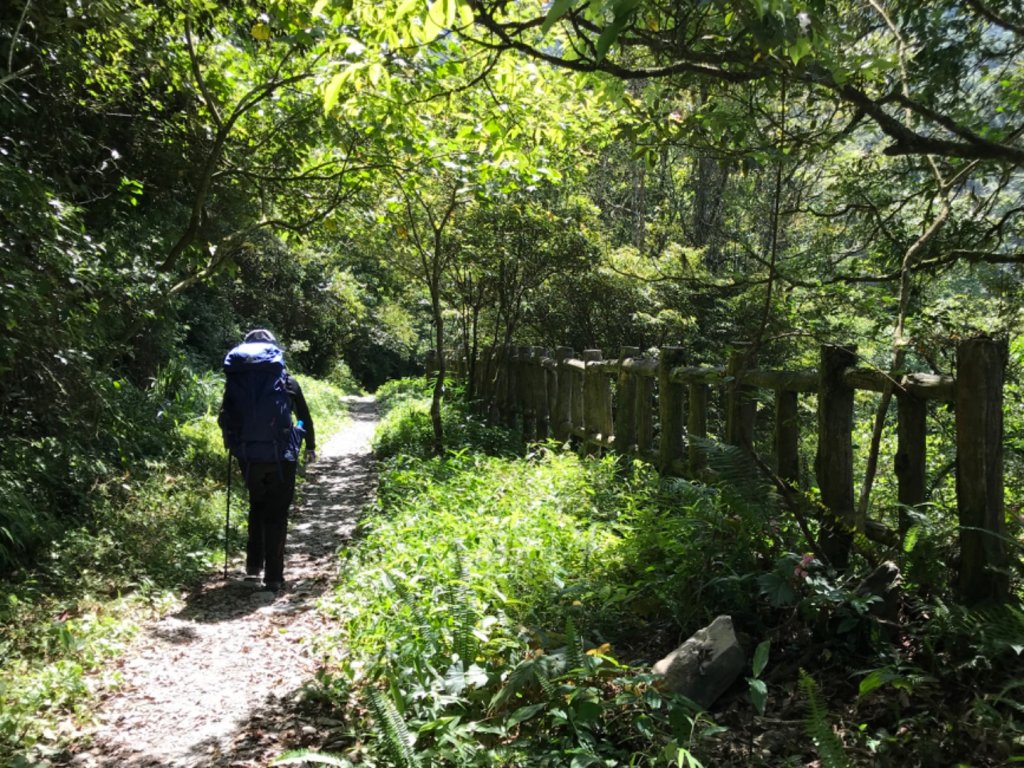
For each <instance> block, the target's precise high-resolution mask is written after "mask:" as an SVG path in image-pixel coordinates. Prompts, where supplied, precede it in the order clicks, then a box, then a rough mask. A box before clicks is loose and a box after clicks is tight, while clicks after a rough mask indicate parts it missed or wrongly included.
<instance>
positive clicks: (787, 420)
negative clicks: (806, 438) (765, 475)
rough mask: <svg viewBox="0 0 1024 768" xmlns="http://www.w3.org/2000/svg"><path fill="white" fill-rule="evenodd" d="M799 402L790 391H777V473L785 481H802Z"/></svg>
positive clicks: (795, 395) (794, 393)
mask: <svg viewBox="0 0 1024 768" xmlns="http://www.w3.org/2000/svg"><path fill="white" fill-rule="evenodd" d="M799 405H800V403H799V400H798V399H797V394H796V392H793V391H792V390H789V389H777V390H775V472H776V474H778V476H779V477H780V478H782V479H783V480H787V481H789V482H791V483H797V482H799V480H800V423H799V421H798V418H797V414H798V412H799Z"/></svg>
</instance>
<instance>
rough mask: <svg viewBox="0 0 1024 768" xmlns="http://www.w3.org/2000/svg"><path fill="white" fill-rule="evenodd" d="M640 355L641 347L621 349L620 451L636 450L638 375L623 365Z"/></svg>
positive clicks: (617, 443) (617, 434)
mask: <svg viewBox="0 0 1024 768" xmlns="http://www.w3.org/2000/svg"><path fill="white" fill-rule="evenodd" d="M639 356H640V348H639V347H623V348H622V349H621V350H620V351H619V377H618V382H617V384H616V387H615V395H616V409H615V443H614V445H613V447H614V448H615V450H616V451H618V452H619V453H623V454H625V453H632V452H635V451H636V423H637V418H636V409H637V378H638V377H637V376H636V375H634V374H632V373H630V372H629V371H627V370H626V368H625V367H624V366H623V363H624V362H625V361H626V360H629V359H632V358H636V357H639Z"/></svg>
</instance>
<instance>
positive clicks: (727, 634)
mask: <svg viewBox="0 0 1024 768" xmlns="http://www.w3.org/2000/svg"><path fill="white" fill-rule="evenodd" d="M746 663H747V657H746V654H745V653H744V652H743V649H742V648H741V647H740V644H739V641H738V640H737V639H736V633H735V631H733V628H732V618H731V617H729V616H719V617H718V618H717V619H715V620H714V621H713V622H711V624H709V625H708V626H706V627H704V628H703V629H698V630H697V631H696V632H695V633H694V634H693V636H692V637H690V639H689V640H687V641H686V642H685V643H683V644H682V645H681V646H679V647H678V648H676V649H675V650H674V651H672V653H670V654H669V655H668V656H666V657H665V658H663V659H662V660H661V661H659V662H658V663H657V664H655V665H654V673H655V674H658V675H664V677H665V688H666V689H667V690H669V691H672V692H674V693H679V694H682V695H683V696H685V697H686V698H688V699H691V700H692V701H694V702H696V703H697V704H699V705H700V706H702V707H704V708H705V709H707V708H708V707H710V706H711V705H712V704H713V703H714V702H715V701H716V700H717V699H718V697H719V696H721V695H722V694H723V693H725V691H726V690H727V689H728V688H729V686H731V685H732V684H733V683H734V682H736V679H737V678H738V677H739V676H740V674H741V673H742V672H743V668H744V666H745V665H746Z"/></svg>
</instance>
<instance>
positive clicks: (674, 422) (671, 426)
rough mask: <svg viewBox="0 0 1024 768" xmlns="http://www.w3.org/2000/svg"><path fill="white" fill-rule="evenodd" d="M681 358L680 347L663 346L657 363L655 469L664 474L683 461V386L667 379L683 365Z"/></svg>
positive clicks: (682, 351) (681, 351) (682, 353)
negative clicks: (657, 427) (674, 370)
mask: <svg viewBox="0 0 1024 768" xmlns="http://www.w3.org/2000/svg"><path fill="white" fill-rule="evenodd" d="M683 355H684V350H683V348H682V347H662V348H661V355H660V358H659V364H658V416H659V421H660V422H661V436H660V440H659V442H658V468H659V469H660V470H661V471H662V472H664V473H665V474H669V473H670V472H671V471H672V466H673V465H674V464H675V463H676V462H677V461H679V460H681V459H682V458H683V428H684V426H683V418H684V416H683V414H684V411H683V386H682V385H681V384H674V383H673V382H672V381H671V379H670V377H671V374H672V370H673V369H674V368H678V367H679V366H681V365H682V364H683Z"/></svg>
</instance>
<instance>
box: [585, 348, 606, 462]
mask: <svg viewBox="0 0 1024 768" xmlns="http://www.w3.org/2000/svg"><path fill="white" fill-rule="evenodd" d="M583 362H584V365H585V366H586V367H585V368H584V371H583V429H584V431H585V432H586V441H587V447H586V453H588V454H599V453H600V452H601V443H602V442H603V440H604V439H606V438H607V437H609V436H610V435H609V433H610V432H611V430H612V426H611V422H612V393H611V386H610V384H609V382H608V376H607V374H606V373H605V372H604V366H603V365H602V363H603V362H604V352H602V351H601V350H600V349H585V350H583Z"/></svg>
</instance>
